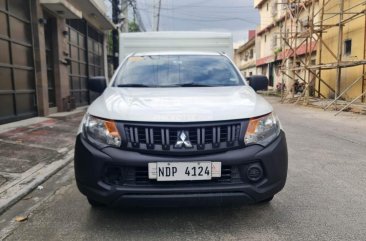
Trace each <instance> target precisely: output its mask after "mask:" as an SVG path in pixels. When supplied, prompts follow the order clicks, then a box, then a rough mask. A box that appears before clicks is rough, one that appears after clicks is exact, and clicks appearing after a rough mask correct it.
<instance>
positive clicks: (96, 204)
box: [87, 197, 105, 208]
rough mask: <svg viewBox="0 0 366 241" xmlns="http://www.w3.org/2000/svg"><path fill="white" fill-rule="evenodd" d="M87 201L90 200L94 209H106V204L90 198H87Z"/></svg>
mask: <svg viewBox="0 0 366 241" xmlns="http://www.w3.org/2000/svg"><path fill="white" fill-rule="evenodd" d="M87 199H88V202H89V204H90V206H92V207H93V208H97V207H104V206H105V204H104V203H101V202H98V201H95V200H94V199H91V198H90V197H87Z"/></svg>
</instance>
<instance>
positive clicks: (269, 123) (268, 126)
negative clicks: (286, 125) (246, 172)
mask: <svg viewBox="0 0 366 241" xmlns="http://www.w3.org/2000/svg"><path fill="white" fill-rule="evenodd" d="M280 131H281V126H280V121H279V120H278V118H277V117H276V116H275V115H274V114H273V113H270V114H268V115H265V116H262V117H259V118H253V119H251V120H250V122H249V125H248V128H247V132H246V133H245V137H244V142H245V144H246V145H248V144H259V145H262V146H266V145H268V144H269V143H270V142H272V141H273V140H274V139H275V138H276V137H277V136H278V135H279V134H280Z"/></svg>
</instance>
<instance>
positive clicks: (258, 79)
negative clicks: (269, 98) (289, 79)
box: [247, 76, 269, 92]
mask: <svg viewBox="0 0 366 241" xmlns="http://www.w3.org/2000/svg"><path fill="white" fill-rule="evenodd" d="M247 80H248V82H249V86H250V87H252V88H253V89H254V91H256V92H257V91H259V90H268V83H269V80H268V78H267V76H251V77H248V78H247Z"/></svg>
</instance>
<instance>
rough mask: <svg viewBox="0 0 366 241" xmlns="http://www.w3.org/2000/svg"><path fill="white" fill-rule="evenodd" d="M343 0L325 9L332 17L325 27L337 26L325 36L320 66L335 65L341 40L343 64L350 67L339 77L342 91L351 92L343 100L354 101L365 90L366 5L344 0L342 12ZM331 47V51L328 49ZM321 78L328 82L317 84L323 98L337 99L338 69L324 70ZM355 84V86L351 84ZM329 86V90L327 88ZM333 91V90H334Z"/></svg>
mask: <svg viewBox="0 0 366 241" xmlns="http://www.w3.org/2000/svg"><path fill="white" fill-rule="evenodd" d="M341 3H342V2H341V1H331V2H329V3H328V4H327V5H325V6H324V13H325V15H324V16H333V17H327V18H324V21H323V25H324V26H335V27H332V28H328V29H327V30H326V31H324V33H323V37H322V39H323V41H324V46H323V47H322V51H321V52H319V53H318V54H319V55H320V56H318V59H319V60H321V64H334V63H335V62H337V59H335V58H334V55H338V53H337V52H338V51H337V49H338V48H339V46H338V44H339V41H342V53H340V56H341V62H342V63H344V64H346V65H348V67H347V68H342V70H341V78H340V83H339V84H340V86H339V87H340V88H339V92H343V91H344V90H346V89H348V91H346V92H345V93H344V94H343V95H342V98H341V99H344V100H347V101H352V100H353V99H354V98H356V97H359V96H360V95H361V94H362V93H364V92H365V91H366V77H365V76H363V75H364V73H365V72H366V68H365V65H364V64H359V63H358V62H362V61H364V60H365V59H366V41H365V36H366V25H365V21H366V15H365V12H364V11H365V4H364V1H362V0H344V1H343V4H344V5H343V7H342V8H343V9H344V10H343V11H341ZM341 12H343V20H342V21H344V26H343V34H342V36H339V27H338V26H337V24H338V23H339V19H340V15H339V13H341ZM325 46H327V48H329V49H330V50H331V51H332V52H330V51H329V50H327V48H326V47H325ZM321 77H322V79H323V80H324V82H325V83H321V82H318V83H317V88H318V90H319V92H320V93H321V95H322V96H325V97H326V98H334V90H335V89H336V79H337V69H336V68H330V69H323V70H322V71H321ZM352 84H353V85H352ZM327 85H328V86H329V87H330V88H329V87H327ZM331 88H332V89H333V90H332V89H331ZM360 101H363V102H365V101H366V99H365V98H359V99H357V102H360Z"/></svg>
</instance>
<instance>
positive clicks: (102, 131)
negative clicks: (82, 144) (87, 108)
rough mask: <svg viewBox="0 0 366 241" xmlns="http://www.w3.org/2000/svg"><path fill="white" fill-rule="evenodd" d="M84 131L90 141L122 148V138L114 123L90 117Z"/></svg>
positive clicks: (87, 118)
mask: <svg viewBox="0 0 366 241" xmlns="http://www.w3.org/2000/svg"><path fill="white" fill-rule="evenodd" d="M84 131H85V136H86V137H87V138H88V139H89V140H92V141H96V142H99V143H101V144H106V145H111V146H116V147H120V146H121V136H120V134H119V132H118V129H117V126H116V123H115V122H114V121H111V120H103V119H99V118H96V117H94V116H91V115H88V116H87V117H86V121H85V124H84Z"/></svg>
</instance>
